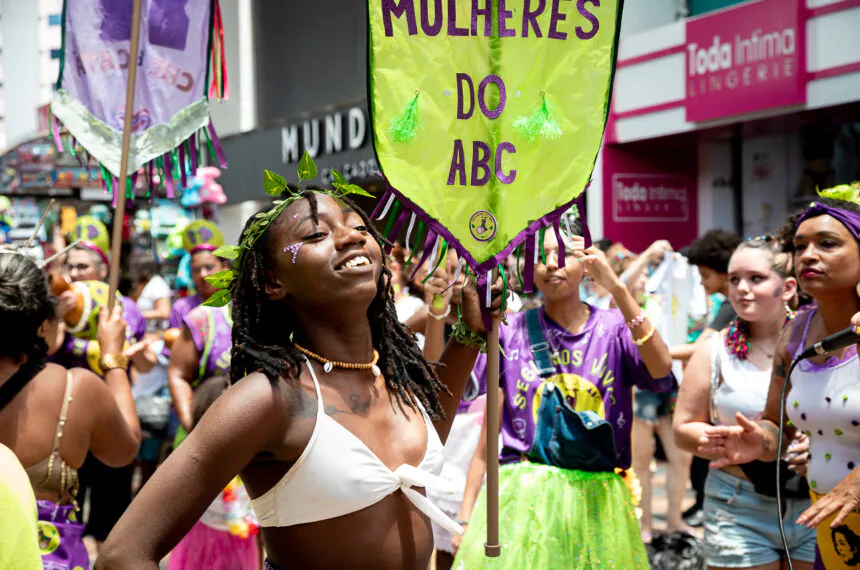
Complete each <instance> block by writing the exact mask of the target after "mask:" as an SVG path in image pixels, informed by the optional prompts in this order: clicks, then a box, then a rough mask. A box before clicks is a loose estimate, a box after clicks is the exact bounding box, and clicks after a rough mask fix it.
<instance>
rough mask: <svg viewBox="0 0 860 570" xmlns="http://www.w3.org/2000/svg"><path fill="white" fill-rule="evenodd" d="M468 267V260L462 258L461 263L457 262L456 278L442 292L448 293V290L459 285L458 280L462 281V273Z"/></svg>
mask: <svg viewBox="0 0 860 570" xmlns="http://www.w3.org/2000/svg"><path fill="white" fill-rule="evenodd" d="M465 265H466V258H465V257H461V258H460V261H458V262H457V270H456V271H455V272H454V278H453V279H451V282H450V283H448V286H447V287H445V289H444V290H443V291H442V292H443V293H447V292H448V290H449V289H450V288H451V287H453V286H454V285H456V284H457V280H458V279H460V273H462V272H463V266H465Z"/></svg>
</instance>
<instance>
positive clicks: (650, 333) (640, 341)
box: [633, 326, 657, 346]
mask: <svg viewBox="0 0 860 570" xmlns="http://www.w3.org/2000/svg"><path fill="white" fill-rule="evenodd" d="M656 333H657V327H654V326H652V327H651V330H650V331H648V332H647V333H646V334H645V336H643V337H642V338H634V339H633V343H634V344H635V345H636V346H642V345H643V344H645V343H646V342H648V341H649V340H651V338H652V337H653V336H654V335H655V334H656Z"/></svg>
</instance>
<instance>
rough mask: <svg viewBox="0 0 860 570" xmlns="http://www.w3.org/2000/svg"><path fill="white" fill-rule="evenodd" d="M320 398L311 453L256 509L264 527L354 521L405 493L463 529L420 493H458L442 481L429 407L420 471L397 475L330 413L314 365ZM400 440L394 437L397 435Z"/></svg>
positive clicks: (438, 519)
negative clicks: (421, 490) (357, 515)
mask: <svg viewBox="0 0 860 570" xmlns="http://www.w3.org/2000/svg"><path fill="white" fill-rule="evenodd" d="M308 369H309V370H310V371H311V377H312V378H313V380H314V388H315V389H316V392H317V419H316V424H315V425H314V431H313V433H312V434H311V439H310V441H309V442H308V445H307V447H306V448H305V450H304V451H303V452H302V454H301V456H300V457H299V459H298V460H297V461H296V463H295V464H294V465H293V466H292V467H291V468H290V470H289V471H287V473H286V475H284V477H283V478H282V479H281V480H280V481H278V483H277V484H276V485H275V486H274V487H272V488H271V489H269V490H268V491H267V492H266V493H265V494H264V495H261V496H260V497H258V498H256V499H254V500H253V501H252V505H253V507H254V512H255V513H256V514H257V518H258V519H259V521H260V525H261V526H264V527H284V526H293V525H297V524H307V523H313V522H318V521H323V520H328V519H333V518H337V517H341V516H344V515H348V514H350V513H354V512H357V511H360V510H362V509H365V508H367V507H370V506H372V505H374V504H376V503H378V502H379V501H381V500H382V499H384V498H385V497H387V496H388V495H391V494H392V493H395V492H397V491H398V490H399V491H402V492H403V494H404V495H406V497H407V498H408V499H409V500H410V501H411V502H412V503H413V504H414V505H415V506H416V507H417V508H418V509H419V510H420V511H421V512H422V513H424V514H425V515H426V516H428V517H429V518H430V519H431V520H432V521H434V522H435V523H436V524H438V525H440V526H441V527H443V528H445V529H446V530H448V531H449V532H452V533H457V534H463V528H462V527H461V526H460V525H459V524H457V523H456V522H455V521H453V520H452V519H451V518H450V517H448V515H446V514H445V513H444V512H442V510H441V509H440V508H439V507H437V506H436V505H434V504H433V503H432V502H431V501H430V500H429V499H428V498H427V497H425V496H424V495H422V494H421V493H419V492H418V491H417V490H416V489H415V487H424V488H429V489H433V490H434V491H439V492H443V493H452V492H454V491H455V489H453V488H446V487H448V485H446V483H445V481H444V480H443V479H441V478H440V477H439V473H440V472H441V471H442V463H443V447H442V442H441V441H440V440H439V435H438V434H437V433H436V428H435V427H433V424H432V423H430V418H429V417H428V416H427V413H426V411H425V410H424V408H423V406H421V405H420V403H419V407H420V408H421V415H422V417H423V418H424V423H425V425H426V428H427V451H426V452H425V453H424V458H423V459H422V460H421V463H420V464H418V466H417V467H415V466H413V465H408V464H404V465H401V466H400V467H398V468H397V469H396V470H394V471H392V470H390V469H389V468H388V467H386V466H385V464H384V463H383V462H382V461H381V460H380V459H379V458H378V457H377V456H376V454H374V453H373V452H372V451H371V450H370V449H369V448H368V447H367V445H365V444H364V442H362V441H361V440H360V439H359V438H358V437H356V436H355V435H354V434H353V433H352V432H350V431H349V430H348V429H346V428H345V427H343V426H342V425H340V424H339V423H338V422H337V421H335V420H333V419H332V418H330V417H329V416H327V415H326V413H325V412H324V409H325V404H324V403H323V398H322V393H321V392H320V385H319V381H318V380H317V376H316V373H314V369H313V367H312V366H311V365H310V363H308ZM392 436H394V434H392Z"/></svg>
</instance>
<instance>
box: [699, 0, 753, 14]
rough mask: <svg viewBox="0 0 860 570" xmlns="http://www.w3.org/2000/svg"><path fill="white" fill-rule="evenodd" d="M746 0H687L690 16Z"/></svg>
mask: <svg viewBox="0 0 860 570" xmlns="http://www.w3.org/2000/svg"><path fill="white" fill-rule="evenodd" d="M746 1H747V0H689V6H690V16H699V15H701V14H706V13H707V12H713V11H714V10H719V9H720V8H726V7H728V6H734V5H735V4H742V3H744V2H746Z"/></svg>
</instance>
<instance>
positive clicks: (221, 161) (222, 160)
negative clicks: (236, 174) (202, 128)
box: [207, 121, 227, 169]
mask: <svg viewBox="0 0 860 570" xmlns="http://www.w3.org/2000/svg"><path fill="white" fill-rule="evenodd" d="M207 128H208V129H209V136H210V138H211V141H212V146H213V148H214V149H215V156H217V157H218V166H219V167H220V168H222V169H223V168H227V158H226V157H225V156H224V149H222V148H221V141H220V140H218V133H216V132H215V125H213V124H212V121H209V126H208V127H207Z"/></svg>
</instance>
